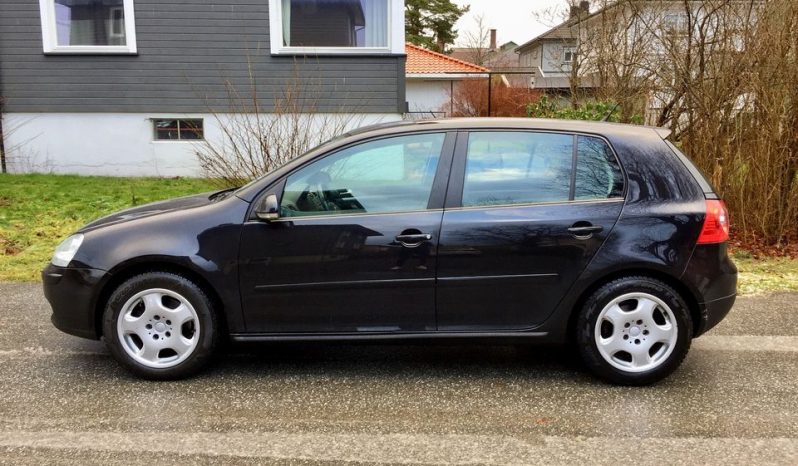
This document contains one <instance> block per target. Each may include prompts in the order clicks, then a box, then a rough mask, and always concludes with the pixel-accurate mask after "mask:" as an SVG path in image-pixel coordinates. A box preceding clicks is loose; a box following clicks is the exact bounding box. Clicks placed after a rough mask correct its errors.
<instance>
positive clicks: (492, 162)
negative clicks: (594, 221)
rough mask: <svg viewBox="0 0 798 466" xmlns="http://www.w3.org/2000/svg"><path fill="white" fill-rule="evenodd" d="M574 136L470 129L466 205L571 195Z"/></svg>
mask: <svg viewBox="0 0 798 466" xmlns="http://www.w3.org/2000/svg"><path fill="white" fill-rule="evenodd" d="M573 140H574V138H573V136H572V135H567V134H555V133H534V132H520V131H496V132H473V133H471V134H470V135H469V138H468V155H467V159H466V175H465V181H464V185H463V206H464V207H470V206H491V205H509V204H528V203H536V202H558V201H567V200H569V198H570V192H571V171H572V165H573Z"/></svg>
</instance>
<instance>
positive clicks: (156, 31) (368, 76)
mask: <svg viewBox="0 0 798 466" xmlns="http://www.w3.org/2000/svg"><path fill="white" fill-rule="evenodd" d="M268 3H269V2H268V0H208V1H198V0H135V2H134V4H135V12H136V13H135V22H136V34H137V46H138V54H137V55H45V54H43V53H42V35H41V19H40V16H39V3H38V2H37V1H35V0H2V1H0V95H2V96H3V97H4V98H5V109H4V110H5V111H6V112H28V113H35V112H48V113H55V112H59V113H60V112H63V113H73V112H131V113H132V112H152V113H156V112H164V113H192V112H207V111H209V110H212V111H221V112H224V111H226V110H229V109H230V103H231V99H230V97H229V95H230V92H229V91H230V90H231V89H235V91H236V92H237V93H238V94H239V95H240V96H241V99H239V100H237V101H238V103H241V102H244V101H251V96H252V89H253V84H254V87H255V88H256V89H257V91H256V94H257V97H258V100H259V103H260V105H261V111H266V112H268V111H270V110H271V108H272V106H273V103H274V99H275V97H276V96H278V97H279V96H280V95H281V94H282V92H283V91H284V89H285V87H286V83H289V82H294V81H295V80H296V79H297V78H298V79H300V81H301V82H302V85H301V87H302V89H304V90H305V94H306V95H311V96H312V98H311V100H312V101H313V104H312V105H313V108H314V109H315V110H317V111H322V112H339V111H346V112H359V113H401V112H402V111H403V110H404V102H405V95H404V92H405V91H404V73H405V69H404V68H405V58H404V56H401V55H395V56H319V57H316V56H312V57H310V56H309V57H302V56H295V57H294V56H272V55H271V54H270V48H269V6H268ZM250 76H253V77H254V79H251V78H250ZM227 83H229V84H227Z"/></svg>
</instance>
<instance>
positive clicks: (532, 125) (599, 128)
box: [346, 118, 671, 139]
mask: <svg viewBox="0 0 798 466" xmlns="http://www.w3.org/2000/svg"><path fill="white" fill-rule="evenodd" d="M499 128H506V129H539V130H547V131H571V132H577V133H593V134H600V135H604V136H612V135H619V136H620V135H630V133H638V134H639V133H641V132H647V131H652V130H653V131H655V132H656V133H657V134H659V136H660V137H661V138H663V139H665V138H667V137H668V135H670V133H671V131H670V130H669V129H667V128H658V127H654V126H641V125H629V124H622V123H608V122H603V121H584V120H556V119H544V118H442V119H433V120H419V121H407V120H405V121H395V122H390V123H380V124H376V125H371V126H365V127H362V128H358V129H356V130H353V131H350V132H349V133H347V134H346V136H362V135H364V134H366V133H374V134H379V133H384V134H394V133H406V132H413V131H419V130H427V129H429V130H434V129H440V130H474V129H499Z"/></svg>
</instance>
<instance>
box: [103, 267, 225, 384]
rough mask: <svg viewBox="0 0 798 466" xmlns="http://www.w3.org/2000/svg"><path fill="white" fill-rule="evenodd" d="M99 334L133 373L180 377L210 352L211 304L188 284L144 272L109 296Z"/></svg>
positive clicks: (212, 335) (213, 326) (214, 338)
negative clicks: (101, 334) (100, 333)
mask: <svg viewBox="0 0 798 466" xmlns="http://www.w3.org/2000/svg"><path fill="white" fill-rule="evenodd" d="M103 335H104V338H105V342H106V344H107V345H108V348H109V350H110V351H111V354H112V355H113V356H114V358H115V359H116V360H118V361H119V362H120V363H122V364H123V365H124V366H125V367H127V368H128V369H129V370H131V371H132V372H133V373H134V374H136V375H139V376H141V377H145V378H149V379H176V378H182V377H187V376H189V375H191V374H193V373H195V372H196V371H197V370H199V369H201V368H202V367H203V366H204V365H205V364H206V363H207V360H208V359H209V358H210V357H211V355H212V354H213V351H214V348H215V347H216V343H217V325H216V316H215V314H214V311H213V306H212V303H211V301H210V300H209V299H208V297H207V296H206V295H205V293H204V292H203V291H202V289H201V288H200V287H199V286H197V285H196V284H195V283H193V282H192V281H190V280H188V279H187V278H185V277H182V276H180V275H175V274H172V273H166V272H148V273H144V274H141V275H137V276H135V277H132V278H130V279H129V280H127V281H126V282H124V283H123V284H122V285H120V286H119V287H118V288H117V289H116V290H114V292H113V293H112V294H111V297H110V298H109V300H108V304H107V305H106V308H105V313H104V315H103Z"/></svg>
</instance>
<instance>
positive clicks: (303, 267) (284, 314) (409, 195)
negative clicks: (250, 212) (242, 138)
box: [239, 132, 455, 333]
mask: <svg viewBox="0 0 798 466" xmlns="http://www.w3.org/2000/svg"><path fill="white" fill-rule="evenodd" d="M454 138H455V133H451V134H447V133H443V132H428V133H415V134H404V135H399V136H391V137H385V138H380V139H373V140H369V141H366V142H361V143H356V144H355V145H352V146H349V147H346V148H344V149H341V150H337V151H335V152H334V153H331V154H327V155H325V156H322V157H319V158H317V159H315V160H314V161H312V162H309V163H308V164H305V165H303V166H302V167H300V168H298V169H297V170H295V171H294V172H293V173H291V174H290V175H288V176H287V177H286V178H285V179H284V180H282V181H281V182H280V183H279V185H278V186H276V187H274V188H270V189H267V190H266V191H265V192H264V193H263V194H262V196H265V195H267V194H270V193H274V194H276V195H278V196H279V202H280V218H279V219H277V220H273V221H269V222H264V221H256V220H250V221H248V222H246V224H245V225H244V228H243V233H242V237H241V248H240V259H239V263H240V265H239V270H240V283H241V295H242V302H243V308H244V314H245V319H246V326H247V330H248V331H250V332H256V333H285V332H290V333H308V332H315V333H319V332H320V333H356V332H418V331H428V330H434V329H435V274H436V267H437V257H436V250H437V243H438V237H439V234H440V224H441V219H442V215H443V213H442V207H443V199H444V195H445V189H446V183H447V180H448V176H449V169H450V168H451V156H452V149H453V146H454ZM256 202H257V201H256Z"/></svg>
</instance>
